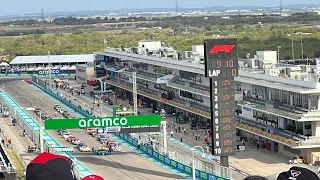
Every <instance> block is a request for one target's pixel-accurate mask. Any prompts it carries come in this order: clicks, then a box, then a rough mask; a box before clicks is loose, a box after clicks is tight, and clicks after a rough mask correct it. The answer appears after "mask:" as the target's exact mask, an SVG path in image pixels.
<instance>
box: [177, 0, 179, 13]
mask: <svg viewBox="0 0 320 180" xmlns="http://www.w3.org/2000/svg"><path fill="white" fill-rule="evenodd" d="M176 13H179V0H176Z"/></svg>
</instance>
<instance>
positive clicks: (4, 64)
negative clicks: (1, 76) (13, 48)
mask: <svg viewBox="0 0 320 180" xmlns="http://www.w3.org/2000/svg"><path fill="white" fill-rule="evenodd" d="M0 66H9V64H8V63H6V62H2V63H0Z"/></svg>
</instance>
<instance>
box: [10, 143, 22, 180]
mask: <svg viewBox="0 0 320 180" xmlns="http://www.w3.org/2000/svg"><path fill="white" fill-rule="evenodd" d="M6 151H7V153H8V155H9V157H10V159H11V161H12V163H13V165H14V166H15V167H16V172H17V180H24V179H25V178H24V177H23V172H24V167H23V163H22V162H21V161H20V160H19V158H18V157H17V155H16V154H15V153H14V152H13V150H12V149H10V148H6Z"/></svg>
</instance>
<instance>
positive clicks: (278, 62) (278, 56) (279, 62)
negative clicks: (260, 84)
mask: <svg viewBox="0 0 320 180" xmlns="http://www.w3.org/2000/svg"><path fill="white" fill-rule="evenodd" d="M280 48H281V46H278V47H277V49H278V63H280Z"/></svg>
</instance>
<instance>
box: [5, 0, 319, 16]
mask: <svg viewBox="0 0 320 180" xmlns="http://www.w3.org/2000/svg"><path fill="white" fill-rule="evenodd" d="M215 1H216V0H196V1H195V0H179V6H180V7H210V6H242V5H257V6H278V5H279V0H268V1H265V0H218V1H217V2H215ZM301 3H303V4H320V1H319V0H304V1H301V0H283V5H284V6H285V5H292V4H301ZM174 6H175V1H174V0H92V1H90V0H51V1H48V0H0V15H16V14H20V15H21V14H25V13H38V12H39V13H40V10H41V8H44V10H45V11H46V12H65V11H79V10H108V9H122V8H130V9H133V8H155V7H163V8H170V7H174Z"/></svg>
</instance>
